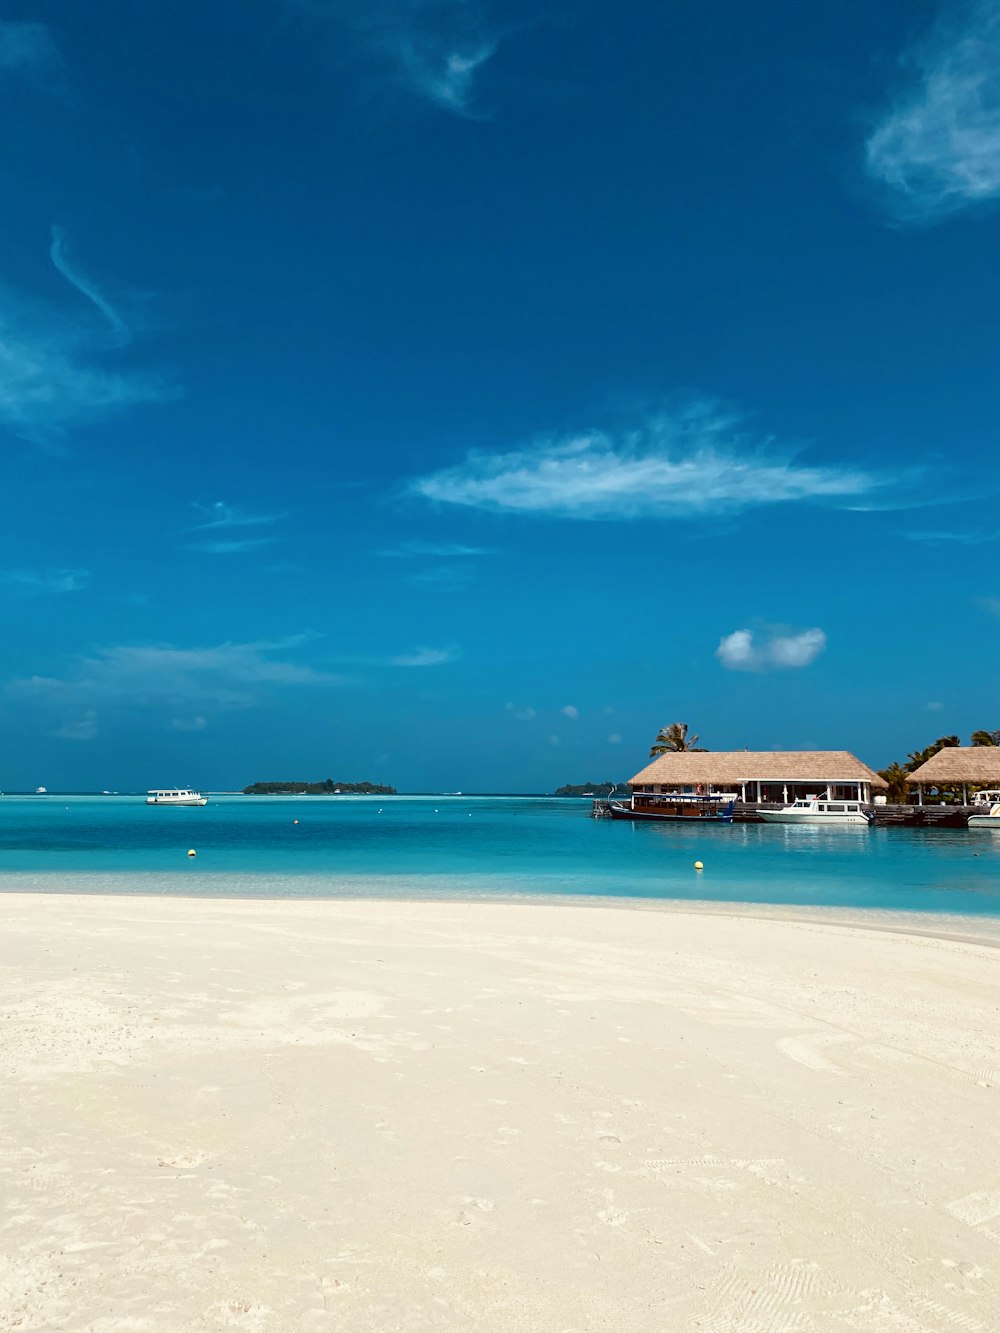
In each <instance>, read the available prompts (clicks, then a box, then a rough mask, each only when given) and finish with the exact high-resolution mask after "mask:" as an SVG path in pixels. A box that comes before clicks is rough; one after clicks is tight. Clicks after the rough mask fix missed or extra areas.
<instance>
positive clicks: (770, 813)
mask: <svg viewBox="0 0 1000 1333" xmlns="http://www.w3.org/2000/svg"><path fill="white" fill-rule="evenodd" d="M757 813H758V814H759V815H760V817H761V819H763V820H764V821H765V822H766V823H768V824H845V825H847V824H871V822H872V820H871V815H870V814H869V813H868V810H867V809H866V808H865V806H863V805H862V804H861V802H860V801H829V800H826V799H817V798H816V797H807V798H805V799H803V800H799V801H793V802H792V804H791V805H786V806H783V807H782V808H781V809H780V810H758V812H757Z"/></svg>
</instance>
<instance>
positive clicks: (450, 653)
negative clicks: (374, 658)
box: [386, 644, 462, 667]
mask: <svg viewBox="0 0 1000 1333" xmlns="http://www.w3.org/2000/svg"><path fill="white" fill-rule="evenodd" d="M461 655H462V654H461V650H460V649H459V648H457V647H456V646H455V645H454V644H451V645H449V646H448V647H447V648H428V647H426V646H425V645H423V644H421V645H420V646H419V647H417V648H414V650H413V652H411V653H400V654H399V656H398V657H390V658H389V659H388V662H387V663H386V665H387V666H394V667H432V666H446V665H447V664H448V663H449V662H457V661H458V659H459V658H460V657H461Z"/></svg>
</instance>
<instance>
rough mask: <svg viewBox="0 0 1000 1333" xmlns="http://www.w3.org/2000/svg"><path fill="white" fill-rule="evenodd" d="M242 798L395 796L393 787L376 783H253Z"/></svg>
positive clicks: (244, 791) (331, 779) (328, 781)
mask: <svg viewBox="0 0 1000 1333" xmlns="http://www.w3.org/2000/svg"><path fill="white" fill-rule="evenodd" d="M243 795H244V796H334V795H340V796H395V795H396V788H395V787H384V786H382V785H380V784H379V783H377V782H334V780H333V778H327V779H326V781H325V782H254V783H252V784H251V786H249V787H244V788H243Z"/></svg>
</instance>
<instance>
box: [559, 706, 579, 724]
mask: <svg viewBox="0 0 1000 1333" xmlns="http://www.w3.org/2000/svg"><path fill="white" fill-rule="evenodd" d="M559 711H560V713H562V715H563V717H568V718H572V720H573V721H574V722H575V721H576V719H577V718H578V717H579V716H580V710H579V708H577V707H576V705H575V704H566V706H565V707H564V708H560V709H559Z"/></svg>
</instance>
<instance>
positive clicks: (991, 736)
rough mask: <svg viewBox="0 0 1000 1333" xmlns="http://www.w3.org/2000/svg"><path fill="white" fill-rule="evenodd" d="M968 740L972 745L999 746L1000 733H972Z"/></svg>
mask: <svg viewBox="0 0 1000 1333" xmlns="http://www.w3.org/2000/svg"><path fill="white" fill-rule="evenodd" d="M970 740H971V743H972V744H973V745H1000V731H974V732H973V733H972V736H971V737H970Z"/></svg>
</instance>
